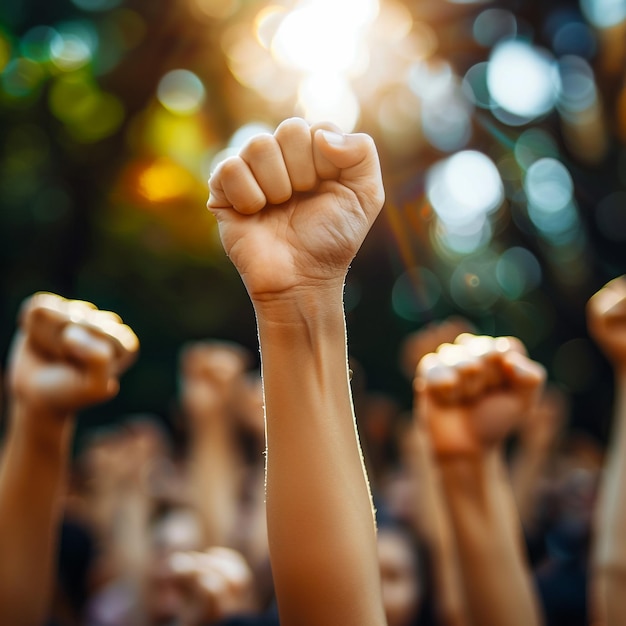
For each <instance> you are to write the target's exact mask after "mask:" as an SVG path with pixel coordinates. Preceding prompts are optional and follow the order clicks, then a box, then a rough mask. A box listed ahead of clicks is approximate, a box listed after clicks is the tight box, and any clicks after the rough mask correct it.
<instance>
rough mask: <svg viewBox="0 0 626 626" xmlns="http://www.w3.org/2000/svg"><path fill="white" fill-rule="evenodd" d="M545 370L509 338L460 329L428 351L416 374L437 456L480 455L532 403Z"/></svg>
mask: <svg viewBox="0 0 626 626" xmlns="http://www.w3.org/2000/svg"><path fill="white" fill-rule="evenodd" d="M544 380H545V370H544V368H543V367H542V366H541V365H539V364H538V363H536V362H534V361H531V360H530V359H529V358H528V357H527V356H526V354H525V350H524V347H523V346H522V344H521V343H520V341H519V340H517V339H515V338H513V337H497V338H495V337H487V336H476V335H469V334H463V335H460V336H459V337H457V339H456V341H455V343H453V344H450V343H446V344H443V345H441V346H439V348H438V349H437V352H435V353H430V354H427V355H426V356H425V357H424V358H423V359H422V360H421V361H420V363H419V366H418V370H417V376H416V378H415V391H416V393H417V394H418V398H417V406H418V415H419V419H420V420H423V422H424V424H425V427H426V429H427V431H428V433H429V435H430V439H431V444H432V449H433V450H434V452H435V454H437V455H438V456H472V455H480V454H483V453H484V452H486V451H487V450H489V449H491V448H493V447H495V446H497V445H498V444H500V443H501V442H502V441H503V440H504V439H505V438H506V437H507V436H508V435H509V434H511V432H512V431H513V430H515V429H517V428H518V427H519V425H520V423H521V421H522V420H523V419H524V418H525V417H526V416H527V415H528V413H529V411H530V410H531V409H532V408H533V406H534V403H535V402H536V399H537V397H538V392H539V391H540V389H541V387H542V385H543V383H544Z"/></svg>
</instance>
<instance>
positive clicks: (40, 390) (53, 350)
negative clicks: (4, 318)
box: [8, 293, 139, 416]
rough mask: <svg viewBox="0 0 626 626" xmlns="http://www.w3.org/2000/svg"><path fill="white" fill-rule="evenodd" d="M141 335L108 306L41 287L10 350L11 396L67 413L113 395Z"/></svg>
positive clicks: (27, 306) (23, 311)
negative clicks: (101, 305)
mask: <svg viewBox="0 0 626 626" xmlns="http://www.w3.org/2000/svg"><path fill="white" fill-rule="evenodd" d="M138 348H139V341H138V340H137V337H136V335H135V334H134V333H133V331H132V330H131V329H130V328H129V327H128V326H126V325H124V324H123V323H122V321H121V320H120V318H119V317H118V316H117V315H116V314H115V313H111V312H110V311H100V310H98V309H97V308H96V307H95V306H94V305H93V304H91V303H89V302H83V301H79V300H67V299H65V298H62V297H61V296H57V295H55V294H51V293H37V294H35V295H33V296H31V297H30V298H28V299H27V300H26V301H25V302H24V304H23V305H22V308H21V312H20V315H19V319H18V331H17V334H16V337H15V340H14V343H13V346H12V349H11V353H10V356H9V371H8V381H9V389H10V392H11V395H12V397H13V400H14V401H15V402H16V403H18V404H20V405H21V406H24V407H27V408H28V409H29V410H32V411H36V412H38V413H40V412H43V413H47V414H57V415H60V416H65V415H69V414H73V413H74V412H76V411H78V410H80V409H82V408H84V407H87V406H90V405H93V404H97V403H99V402H103V401H104V400H108V399H110V398H112V397H113V396H115V395H116V394H117V392H118V389H119V377H120V375H121V374H122V373H123V372H124V371H125V370H126V369H127V368H128V367H129V366H130V365H131V363H132V362H133V361H134V359H135V357H136V355H137V351H138Z"/></svg>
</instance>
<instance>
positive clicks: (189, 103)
mask: <svg viewBox="0 0 626 626" xmlns="http://www.w3.org/2000/svg"><path fill="white" fill-rule="evenodd" d="M205 97H206V91H205V88H204V85H203V84H202V81H201V80H200V79H199V78H198V76H196V74H194V73H193V72H190V71H189V70H172V71H171V72H168V73H167V74H165V76H163V78H161V80H160V81H159V86H158V87H157V98H158V100H159V102H160V103H161V104H162V105H163V106H164V107H165V108H166V109H167V110H168V111H171V112H172V113H176V114H178V115H190V114H192V113H196V112H197V111H198V110H199V109H200V107H201V106H202V104H203V103H204V100H205Z"/></svg>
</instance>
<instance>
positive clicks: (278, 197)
mask: <svg viewBox="0 0 626 626" xmlns="http://www.w3.org/2000/svg"><path fill="white" fill-rule="evenodd" d="M239 156H240V157H241V158H242V159H243V160H244V161H245V162H246V163H247V164H248V167H249V168H250V170H251V171H252V174H253V175H254V177H255V178H256V182H257V184H258V185H259V187H260V188H261V189H262V191H263V193H264V194H265V198H266V199H267V202H269V203H270V204H282V203H283V202H286V201H287V200H289V198H291V193H292V189H291V181H290V180H289V173H288V172H287V167H286V165H285V161H284V159H283V153H282V151H281V147H280V145H279V143H278V141H277V140H276V138H275V137H274V136H273V135H270V134H267V133H264V134H260V135H256V136H255V137H253V138H252V139H251V140H250V141H249V142H248V143H247V144H246V145H245V146H244V147H243V148H242V149H241V152H240V153H239Z"/></svg>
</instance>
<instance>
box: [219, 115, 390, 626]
mask: <svg viewBox="0 0 626 626" xmlns="http://www.w3.org/2000/svg"><path fill="white" fill-rule="evenodd" d="M210 192H211V193H210V198H209V203H208V206H209V209H210V210H211V211H212V212H213V214H214V215H215V217H216V218H217V221H218V225H219V232H220V237H221V240H222V244H223V246H224V249H225V251H226V253H227V255H228V256H229V257H230V259H231V260H232V262H233V263H234V265H235V267H236V268H237V270H238V271H239V273H240V275H241V277H242V279H243V282H244V284H245V286H246V288H247V291H248V294H249V296H250V298H251V300H252V304H253V306H254V310H255V313H256V320H257V326H258V334H259V343H260V350H261V363H262V375H263V386H264V394H265V415H266V433H267V461H266V465H267V467H266V472H267V474H266V476H267V515H268V533H269V546H270V558H271V564H272V572H273V576H274V584H275V588H276V595H277V600H278V609H279V614H280V622H281V625H282V626H290V625H296V624H297V625H298V626H307V625H313V624H315V625H322V624H323V625H325V626H333V625H337V626H349V625H351V624H353V625H355V626H356V625H357V624H358V625H359V626H367V625H369V624H371V625H377V626H380V625H382V624H384V623H385V615H384V610H383V604H382V599H381V590H380V573H379V567H378V557H377V551H376V533H375V524H374V514H373V510H372V500H371V495H370V491H369V487H368V482H367V478H366V475H365V471H364V466H363V459H362V455H361V451H360V447H359V442H358V437H357V433H356V427H355V419H354V413H353V406H352V399H351V393H350V385H349V372H348V357H347V349H346V327H345V316H344V310H343V286H344V280H345V276H346V273H347V270H348V267H349V265H350V262H351V261H352V258H353V257H354V256H355V254H356V252H357V251H358V249H359V247H360V246H361V244H362V242H363V240H364V238H365V236H366V234H367V232H368V230H369V229H370V227H371V225H372V223H373V222H374V220H375V218H376V217H377V215H378V213H379V211H380V209H381V207H382V204H383V200H384V191H383V186H382V179H381V173H380V165H379V162H378V155H377V153H376V149H375V146H374V144H373V142H372V140H371V138H370V137H368V136H367V135H363V134H343V133H342V132H341V131H340V130H339V129H338V128H336V127H334V126H332V125H315V126H309V124H307V123H306V122H305V121H304V120H301V119H297V118H292V119H289V120H286V121H284V122H283V123H282V124H280V125H279V126H278V128H277V129H276V131H275V132H274V133H273V134H263V135H258V136H256V137H254V138H253V139H251V140H250V141H249V142H248V143H247V144H246V145H245V146H244V147H243V148H242V150H241V151H240V153H239V154H238V155H237V156H233V157H229V158H228V159H226V160H225V161H223V162H222V163H221V164H220V165H219V166H218V167H217V169H216V170H215V172H214V173H213V175H212V177H211V179H210Z"/></svg>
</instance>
